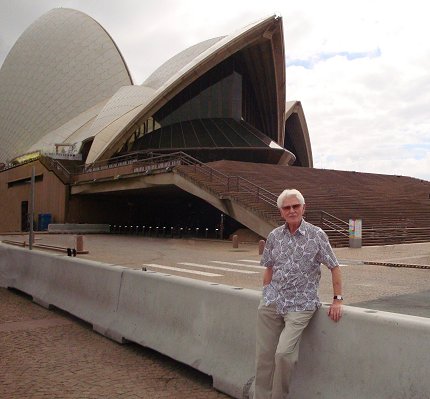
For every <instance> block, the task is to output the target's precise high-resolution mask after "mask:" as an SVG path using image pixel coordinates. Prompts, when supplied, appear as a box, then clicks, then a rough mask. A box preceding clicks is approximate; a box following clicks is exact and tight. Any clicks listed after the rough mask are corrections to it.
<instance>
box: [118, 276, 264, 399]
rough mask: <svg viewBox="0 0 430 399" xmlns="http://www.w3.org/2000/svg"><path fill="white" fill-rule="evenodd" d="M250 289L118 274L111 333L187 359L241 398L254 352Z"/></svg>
mask: <svg viewBox="0 0 430 399" xmlns="http://www.w3.org/2000/svg"><path fill="white" fill-rule="evenodd" d="M258 301H259V294H258V292H257V291H254V290H246V289H239V288H235V287H230V286H226V285H218V284H211V283H208V282H202V281H198V280H193V279H189V278H184V277H178V276H169V275H163V274H160V273H151V272H142V271H135V270H131V271H129V272H126V273H125V274H124V279H123V284H122V287H121V295H120V298H119V306H118V316H119V319H117V328H118V330H117V331H115V334H116V335H118V334H123V336H124V338H126V339H127V340H131V341H134V342H136V343H138V344H140V345H143V346H147V347H150V348H152V349H155V350H157V351H158V352H161V353H163V354H165V355H168V356H169V357H171V358H173V359H176V360H179V361H180V362H182V363H185V364H188V365H190V366H192V367H194V368H196V369H197V370H200V371H202V372H203V373H206V374H208V375H211V376H212V378H213V385H214V387H215V388H217V389H219V390H220V391H223V392H226V393H228V394H230V395H231V396H233V397H235V398H242V397H243V395H244V391H245V392H246V390H247V387H249V385H250V383H251V382H252V377H253V374H254V356H255V351H254V347H255V321H256V318H255V316H256V313H255V310H256V308H257V306H258Z"/></svg>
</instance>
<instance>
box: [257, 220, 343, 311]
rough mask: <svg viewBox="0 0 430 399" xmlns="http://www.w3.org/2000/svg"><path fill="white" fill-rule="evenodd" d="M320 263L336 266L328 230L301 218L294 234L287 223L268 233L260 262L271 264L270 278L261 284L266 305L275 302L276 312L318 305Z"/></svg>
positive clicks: (309, 308) (307, 308) (330, 266)
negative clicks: (266, 283)
mask: <svg viewBox="0 0 430 399" xmlns="http://www.w3.org/2000/svg"><path fill="white" fill-rule="evenodd" d="M321 263H323V264H325V265H326V266H327V267H328V268H329V269H333V268H334V267H336V266H339V263H338V261H337V259H336V256H335V254H334V253H333V249H332V248H331V245H330V242H329V240H328V237H327V234H326V233H325V232H324V231H323V230H322V229H320V228H319V227H317V226H314V225H313V224H311V223H308V222H306V221H305V220H303V219H302V223H301V224H300V227H299V228H298V229H297V231H296V232H295V233H294V234H291V233H290V230H289V229H288V227H287V225H286V224H285V225H283V226H280V227H277V228H276V229H274V230H273V231H272V232H270V234H269V236H268V237H267V241H266V246H265V248H264V252H263V256H262V258H261V261H260V264H261V265H262V266H265V267H272V268H273V272H272V281H271V282H270V284H268V285H266V286H264V288H263V299H264V302H265V304H266V305H269V304H271V303H275V304H276V311H277V313H278V314H282V315H284V314H286V313H287V312H300V311H305V310H315V309H317V308H319V307H320V306H321V302H320V300H319V297H318V287H319V282H320V279H321Z"/></svg>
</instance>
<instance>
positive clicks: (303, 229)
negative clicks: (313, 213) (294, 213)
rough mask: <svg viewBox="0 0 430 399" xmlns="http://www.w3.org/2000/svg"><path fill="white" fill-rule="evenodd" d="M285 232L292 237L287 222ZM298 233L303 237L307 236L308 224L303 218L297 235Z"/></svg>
mask: <svg viewBox="0 0 430 399" xmlns="http://www.w3.org/2000/svg"><path fill="white" fill-rule="evenodd" d="M284 232H285V233H287V234H290V235H291V233H290V230H289V229H288V225H287V223H286V222H285V223H284ZM297 232H299V233H300V234H301V235H302V236H305V235H306V222H305V220H304V219H303V218H302V221H301V222H300V226H299V228H298V229H297V230H296V233H297ZM296 233H294V234H296Z"/></svg>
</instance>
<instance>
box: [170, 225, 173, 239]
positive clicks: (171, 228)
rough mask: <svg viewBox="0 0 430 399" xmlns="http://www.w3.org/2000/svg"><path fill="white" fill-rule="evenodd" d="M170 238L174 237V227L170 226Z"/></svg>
mask: <svg viewBox="0 0 430 399" xmlns="http://www.w3.org/2000/svg"><path fill="white" fill-rule="evenodd" d="M170 238H173V227H170Z"/></svg>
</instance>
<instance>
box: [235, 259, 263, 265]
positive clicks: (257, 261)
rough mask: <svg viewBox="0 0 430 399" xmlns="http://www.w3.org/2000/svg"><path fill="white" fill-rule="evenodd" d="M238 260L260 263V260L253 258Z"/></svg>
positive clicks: (240, 260)
mask: <svg viewBox="0 0 430 399" xmlns="http://www.w3.org/2000/svg"><path fill="white" fill-rule="evenodd" d="M238 262H249V263H258V264H260V261H259V260H251V259H239V260H238Z"/></svg>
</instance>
